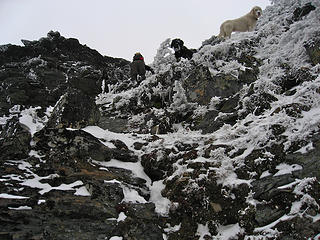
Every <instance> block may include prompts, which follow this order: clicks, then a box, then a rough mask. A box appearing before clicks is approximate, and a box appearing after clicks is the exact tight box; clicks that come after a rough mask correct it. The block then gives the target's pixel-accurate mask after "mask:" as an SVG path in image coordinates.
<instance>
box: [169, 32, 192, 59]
mask: <svg viewBox="0 0 320 240" xmlns="http://www.w3.org/2000/svg"><path fill="white" fill-rule="evenodd" d="M183 44H184V42H183V41H182V40H181V39H179V38H176V39H173V40H172V42H171V48H173V50H174V56H175V57H176V59H177V61H178V62H179V61H180V59H181V58H186V59H189V60H190V59H191V58H192V55H193V54H194V53H195V52H196V50H195V49H188V48H187V47H185V46H184V45H183Z"/></svg>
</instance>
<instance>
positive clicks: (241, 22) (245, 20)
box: [218, 6, 262, 38]
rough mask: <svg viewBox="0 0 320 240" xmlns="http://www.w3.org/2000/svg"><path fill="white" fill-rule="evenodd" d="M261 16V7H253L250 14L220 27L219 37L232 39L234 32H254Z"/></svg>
mask: <svg viewBox="0 0 320 240" xmlns="http://www.w3.org/2000/svg"><path fill="white" fill-rule="evenodd" d="M261 14H262V9H261V7H257V6H256V7H253V8H252V10H251V11H250V12H249V13H247V14H246V15H244V16H242V17H240V18H237V19H234V20H227V21H225V22H224V23H222V24H221V26H220V34H219V36H218V37H220V38H230V37H231V33H232V32H247V31H253V30H254V28H255V27H256V23H257V21H258V18H259V17H260V16H261Z"/></svg>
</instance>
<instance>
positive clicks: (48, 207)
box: [0, 0, 320, 240]
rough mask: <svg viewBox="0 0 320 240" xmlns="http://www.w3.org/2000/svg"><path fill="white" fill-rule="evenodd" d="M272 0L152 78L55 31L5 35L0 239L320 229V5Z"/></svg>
mask: <svg viewBox="0 0 320 240" xmlns="http://www.w3.org/2000/svg"><path fill="white" fill-rule="evenodd" d="M273 2H274V3H273V5H272V6H269V7H267V9H266V10H265V11H264V13H263V15H262V17H261V18H260V19H259V21H258V25H257V29H256V31H254V32H250V33H238V34H234V35H233V36H232V37H231V39H229V40H226V41H221V40H220V39H218V38H216V37H214V36H213V37H212V38H210V39H208V40H206V41H204V42H203V44H202V46H201V47H199V49H198V50H197V52H196V53H195V54H194V55H193V58H192V59H191V60H190V61H189V60H181V61H179V62H176V60H175V57H174V54H173V53H172V51H171V50H170V48H169V46H170V39H168V40H166V41H164V42H163V43H162V44H161V46H160V48H159V50H158V53H157V55H156V57H155V61H154V63H153V65H152V67H153V68H154V70H155V74H154V75H151V74H150V73H148V74H149V75H148V74H147V79H146V80H144V81H143V82H142V83H141V84H140V85H137V83H135V82H132V81H131V80H130V78H129V62H128V61H126V60H124V59H117V58H112V57H104V56H102V55H100V54H99V53H98V52H97V51H95V50H93V49H90V48H89V47H87V46H84V45H82V44H80V43H79V41H78V40H77V39H72V38H71V39H67V38H64V37H63V36H61V35H60V34H59V33H58V32H53V31H51V32H49V33H48V35H47V37H45V38H42V39H40V40H38V41H27V40H23V43H24V45H25V46H24V47H21V46H14V45H6V46H2V47H1V48H0V83H1V85H0V93H1V95H0V106H1V108H0V116H1V117H0V126H1V132H0V163H1V164H0V174H1V177H0V225H1V230H0V239H14V240H18V239H19V240H20V239H34V240H35V239H108V240H114V239H123V240H149V239H152V240H158V239H159V240H163V239H168V240H191V239H192V240H198V239H199V240H203V239H206V240H209V239H220V240H231V239H239V240H241V239H266V240H271V239H279V240H280V239H281V240H282V239H288V240H289V239H296V240H302V239H318V238H319V234H320V214H319V210H320V207H319V206H320V181H319V179H320V175H319V173H320V159H319V156H320V155H319V151H320V137H319V127H320V120H319V119H320V115H319V112H320V107H319V103H320V87H319V86H320V85H319V83H320V78H319V73H320V70H319V69H320V68H319V64H320V62H319V42H320V38H319V27H318V22H316V21H318V16H319V11H320V8H319V7H318V5H319V4H318V3H317V2H316V0H314V1H311V3H310V4H306V5H304V4H302V5H301V3H300V2H301V1H297V0H290V1H289V2H288V0H277V1H273Z"/></svg>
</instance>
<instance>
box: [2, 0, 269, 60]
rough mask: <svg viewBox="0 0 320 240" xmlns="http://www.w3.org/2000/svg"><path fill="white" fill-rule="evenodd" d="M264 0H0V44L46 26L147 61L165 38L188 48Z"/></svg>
mask: <svg viewBox="0 0 320 240" xmlns="http://www.w3.org/2000/svg"><path fill="white" fill-rule="evenodd" d="M255 5H258V6H260V7H261V8H262V9H264V8H265V7H266V6H268V5H270V1H269V0H222V1H220V0H161V1H154V0H135V1H134V0H90V1H89V0H54V1H52V0H0V45H2V44H8V43H11V44H18V45H21V41H20V40H21V39H27V40H38V39H40V38H41V37H45V36H46V35H47V33H48V32H49V31H50V30H54V31H59V32H60V33H61V35H63V36H64V37H66V38H71V37H73V38H77V39H79V41H80V43H82V44H86V45H87V46H89V47H90V48H93V49H96V50H97V51H99V52H100V53H101V54H102V55H107V56H111V57H121V58H125V59H127V60H131V58H132V56H133V54H134V53H135V52H138V51H139V52H141V53H142V55H144V57H145V61H146V62H147V63H151V62H152V61H153V58H154V56H155V55H156V52H157V49H158V48H159V46H160V43H162V42H163V41H164V40H166V39H167V38H172V39H173V38H181V39H182V40H183V41H184V42H185V46H187V47H188V48H198V47H200V46H201V43H202V42H203V41H204V40H206V39H208V38H210V37H211V36H213V35H217V34H218V33H219V27H220V24H221V23H222V22H223V21H225V20H227V19H233V18H237V17H240V16H242V15H244V14H246V13H247V12H249V11H250V9H251V8H252V7H253V6H255Z"/></svg>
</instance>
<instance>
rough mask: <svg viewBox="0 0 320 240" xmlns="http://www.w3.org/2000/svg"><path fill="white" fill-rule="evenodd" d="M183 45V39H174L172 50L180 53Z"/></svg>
mask: <svg viewBox="0 0 320 240" xmlns="http://www.w3.org/2000/svg"><path fill="white" fill-rule="evenodd" d="M183 44H184V42H183V41H182V40H181V39H179V38H176V39H173V40H172V42H171V48H173V50H174V51H175V52H178V51H180V50H181V49H182V47H183Z"/></svg>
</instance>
